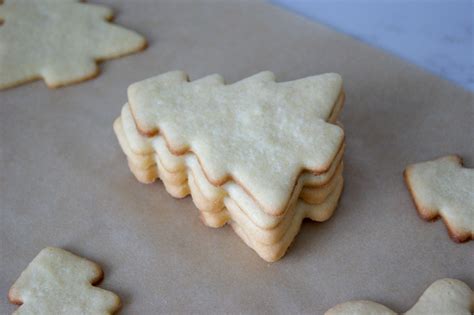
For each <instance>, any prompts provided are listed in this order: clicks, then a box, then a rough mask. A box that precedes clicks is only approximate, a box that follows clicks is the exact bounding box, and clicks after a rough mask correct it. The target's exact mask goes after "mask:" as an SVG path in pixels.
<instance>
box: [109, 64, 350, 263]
mask: <svg viewBox="0 0 474 315" xmlns="http://www.w3.org/2000/svg"><path fill="white" fill-rule="evenodd" d="M343 103H344V92H343V89H342V79H341V77H340V76H339V75H338V74H334V73H328V74H323V75H318V76H313V77H307V78H303V79H299V80H295V81H290V82H282V83H276V82H275V78H274V75H273V73H271V72H261V73H259V74H256V75H254V76H252V77H249V78H247V79H244V80H242V81H239V82H236V83H233V84H230V85H225V84H224V81H223V79H222V77H220V76H219V75H210V76H207V77H204V78H202V79H199V80H196V81H192V82H189V80H188V78H187V75H186V74H185V73H183V72H180V71H174V72H169V73H165V74H162V75H159V76H156V77H153V78H150V79H147V80H144V81H141V82H137V83H134V84H132V85H131V86H130V87H129V88H128V103H127V104H125V105H124V107H123V108H122V113H121V116H120V117H119V118H117V120H116V121H115V123H114V130H115V132H116V134H117V137H118V139H119V142H120V145H121V147H122V149H123V151H124V152H125V154H126V155H127V158H128V164H129V167H130V169H131V170H132V172H133V173H134V174H135V176H136V177H137V179H138V180H139V181H141V182H145V183H149V182H153V181H154V180H155V179H156V178H158V177H159V178H161V179H162V181H163V182H164V184H165V187H166V189H167V191H168V192H169V193H170V194H171V195H173V196H174V197H177V198H181V197H184V196H186V195H187V194H189V193H191V195H192V198H193V201H194V203H195V205H196V207H197V208H199V210H200V211H201V218H202V219H203V221H204V223H205V224H206V225H208V226H212V227H218V226H222V225H224V224H225V223H229V224H230V225H231V226H232V228H233V229H234V230H235V232H236V233H237V234H238V235H239V236H240V237H241V238H242V239H243V240H244V241H245V242H246V243H247V245H249V246H250V247H251V248H253V249H254V250H255V251H256V252H257V253H258V254H259V255H260V256H261V257H262V258H263V259H265V260H267V261H275V260H278V259H279V258H280V257H282V256H283V255H284V253H285V252H286V250H287V248H288V247H289V245H290V244H291V242H292V241H293V239H294V237H295V236H296V234H297V233H298V231H299V228H300V225H301V222H302V220H303V219H304V218H305V217H309V218H311V219H312V220H315V221H324V220H326V219H328V218H329V217H330V216H331V214H332V213H333V211H334V209H335V208H336V206H337V202H338V200H339V196H340V194H341V191H342V184H343V179H342V167H343V163H342V155H343V151H344V132H343V130H342V128H341V127H340V126H338V125H336V121H337V117H338V114H339V113H340V111H341V109H342V106H343Z"/></svg>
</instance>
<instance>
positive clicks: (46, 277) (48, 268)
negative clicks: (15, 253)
mask: <svg viewBox="0 0 474 315" xmlns="http://www.w3.org/2000/svg"><path fill="white" fill-rule="evenodd" d="M102 278H103V272H102V270H101V268H100V267H99V266H98V265H97V264H96V263H93V262H91V261H89V260H87V259H84V258H81V257H78V256H76V255H74V254H71V253H69V252H67V251H65V250H63V249H60V248H54V247H48V248H45V249H43V250H42V251H41V252H40V253H39V254H38V255H37V256H36V257H35V259H33V261H32V262H31V263H30V264H29V265H28V267H27V268H26V269H25V270H24V271H23V272H22V274H21V275H20V277H19V278H18V280H17V281H16V282H15V283H14V284H13V286H12V287H11V288H10V292H9V293H8V298H9V299H10V301H11V302H12V303H15V304H21V306H20V307H19V308H18V309H17V310H16V311H15V313H14V314H34V315H41V314H45V315H46V314H48V315H50V314H58V315H61V314H68V315H73V314H77V315H79V314H81V315H85V314H90V315H92V314H97V315H99V314H104V315H105V314H113V313H114V312H115V311H117V310H118V309H119V308H120V299H119V298H118V296H117V295H115V294H114V293H112V292H109V291H106V290H104V289H101V288H97V287H94V286H93V284H95V283H98V282H99V281H100V280H102Z"/></svg>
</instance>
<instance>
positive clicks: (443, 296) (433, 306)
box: [325, 278, 474, 315]
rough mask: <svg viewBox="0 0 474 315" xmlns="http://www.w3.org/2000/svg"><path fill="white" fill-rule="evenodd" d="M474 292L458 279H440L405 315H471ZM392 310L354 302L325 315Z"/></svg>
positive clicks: (385, 313) (380, 314) (386, 314)
mask: <svg viewBox="0 0 474 315" xmlns="http://www.w3.org/2000/svg"><path fill="white" fill-rule="evenodd" d="M473 311H474V293H473V292H472V290H471V288H469V286H468V285H467V284H465V283H464V282H462V281H459V280H456V279H448V278H446V279H440V280H437V281H435V282H434V283H433V284H431V285H430V286H429V287H428V289H426V290H425V292H424V293H423V295H422V296H421V297H420V298H419V299H418V301H417V302H416V304H415V305H414V306H413V307H412V308H411V309H410V310H408V311H407V312H406V313H404V314H405V315H448V314H449V315H471V314H472V312H473ZM392 314H397V313H395V312H394V311H392V310H390V309H389V308H387V307H385V306H383V305H381V304H378V303H375V302H371V301H351V302H346V303H342V304H339V305H336V306H334V307H333V308H331V309H330V310H328V311H327V312H326V313H325V315H392Z"/></svg>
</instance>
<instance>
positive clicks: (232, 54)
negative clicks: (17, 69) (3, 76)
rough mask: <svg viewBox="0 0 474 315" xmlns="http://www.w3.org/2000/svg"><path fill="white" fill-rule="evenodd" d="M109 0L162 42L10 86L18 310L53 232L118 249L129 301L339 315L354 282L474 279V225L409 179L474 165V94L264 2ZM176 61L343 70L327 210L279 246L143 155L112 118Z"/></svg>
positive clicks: (1, 263) (160, 307)
mask: <svg viewBox="0 0 474 315" xmlns="http://www.w3.org/2000/svg"><path fill="white" fill-rule="evenodd" d="M94 3H103V4H108V5H110V6H111V7H113V8H114V9H115V10H116V12H117V18H116V21H117V22H118V23H119V24H121V25H124V26H126V27H129V28H131V29H133V30H136V31H138V32H140V33H141V34H144V35H145V36H146V37H147V38H148V40H149V44H150V45H149V48H148V49H147V50H146V51H145V52H143V53H139V54H136V55H132V56H129V57H126V58H122V59H117V60H114V61H110V62H106V63H103V64H102V65H101V69H102V74H101V75H100V76H99V77H98V78H96V79H94V80H92V81H88V82H85V83H83V84H78V85H74V86H70V87H66V88H62V89H58V90H49V89H47V88H46V86H45V84H44V83H43V82H41V81H38V82H35V83H33V84H27V85H23V86H20V87H18V88H14V89H10V90H7V91H2V92H0V313H2V314H6V313H9V312H12V311H13V310H14V309H15V307H14V306H12V305H9V304H8V301H7V299H6V294H7V291H8V288H9V287H10V285H11V284H12V283H13V282H14V281H15V279H16V278H17V277H18V276H19V274H20V272H21V271H22V270H23V269H24V268H25V267H26V265H27V264H28V263H29V262H30V261H31V260H32V259H33V257H34V256H35V255H36V254H37V253H38V252H39V251H40V250H41V249H42V248H44V247H46V246H60V247H63V248H65V249H67V250H71V251H72V252H74V253H76V254H78V255H81V256H84V257H87V258H89V259H91V260H94V261H96V262H98V263H99V264H101V265H102V267H103V268H104V271H105V280H104V282H103V284H102V286H103V287H104V288H107V289H110V290H112V291H114V292H116V293H117V294H119V295H120V296H121V298H122V302H123V309H122V314H156V313H170V312H173V313H185V312H186V313H187V312H196V313H209V312H211V313H236V312H243V313H315V314H321V313H323V312H324V311H325V310H327V309H328V308H330V307H332V306H334V305H335V304H337V303H340V302H344V301H347V300H351V299H371V300H375V301H378V302H380V303H383V304H385V305H387V306H389V307H391V308H393V309H395V310H397V311H400V312H401V311H405V310H407V309H408V308H409V307H410V306H411V305H412V304H413V303H414V302H415V301H416V300H417V298H418V297H419V295H420V294H421V293H422V292H423V290H424V289H425V288H426V287H427V286H428V285H429V284H431V283H432V282H433V281H435V280H436V279H439V278H443V277H454V278H458V279H460V280H463V281H465V282H466V283H467V284H469V285H470V286H471V287H474V272H473V271H474V267H473V266H474V242H470V243H468V244H461V245H459V244H455V243H454V242H452V241H451V240H450V239H449V238H448V235H447V233H446V229H445V227H444V225H443V224H442V222H440V221H438V222H436V223H426V222H424V221H422V220H421V219H419V218H418V216H417V213H416V211H415V208H414V206H413V204H412V201H411V200H410V196H409V194H408V192H407V190H406V189H405V186H404V184H403V179H402V171H403V169H404V167H405V166H406V165H407V164H408V163H413V162H417V161H423V160H426V159H432V158H435V157H438V156H441V155H444V154H448V153H458V154H460V155H462V156H463V157H464V159H465V164H466V166H468V167H473V166H474V142H473V141H472V135H473V134H474V129H473V128H474V127H473V118H474V105H473V94H471V93H469V92H467V91H465V90H463V89H461V88H458V87H455V86H453V85H451V84H450V83H448V82H446V81H444V80H442V79H439V78H436V77H434V76H432V75H430V74H428V73H426V72H424V71H422V70H420V69H418V68H417V67H414V66H412V65H409V64H407V63H405V62H403V61H401V60H399V59H398V58H396V57H392V56H390V55H388V54H385V53H383V52H381V51H379V50H377V49H374V48H371V47H368V46H366V45H364V44H362V43H359V42H357V41H355V40H353V39H351V38H349V37H347V36H345V35H341V34H339V33H336V32H334V31H332V30H329V29H327V28H325V27H323V26H320V25H318V24H316V23H314V22H311V21H308V20H305V19H304V18H301V17H298V16H296V15H294V14H292V13H289V12H286V11H284V10H282V9H279V8H277V7H274V6H272V5H270V4H266V3H262V2H246V1H225V2H224V1H204V2H203V1H192V2H191V1H190V0H189V1H170V0H169V1H146V0H138V1H125V0H122V1H112V0H110V1H102V0H101V1H94ZM175 69H181V70H184V71H186V72H188V73H189V74H190V76H191V78H192V79H196V78H199V77H201V76H204V75H207V74H211V73H220V74H222V75H223V76H224V78H225V79H226V81H227V82H234V81H236V80H239V79H243V78H245V77H247V76H249V75H252V74H254V73H256V72H259V71H261V70H272V71H274V72H275V74H276V77H277V79H278V80H280V81H285V80H292V79H297V78H301V77H305V76H309V75H314V74H318V73H324V72H330V71H331V72H332V71H333V72H338V73H340V74H342V76H343V78H344V82H345V83H344V84H345V90H346V94H347V101H346V107H345V109H344V111H343V114H342V122H343V124H344V127H345V132H346V141H347V147H346V154H345V169H344V176H345V189H344V193H343V196H342V199H341V202H340V206H339V208H338V209H337V211H336V213H335V215H334V216H333V218H332V219H331V220H329V221H328V222H326V223H323V224H318V223H310V222H306V223H304V224H303V227H302V230H301V232H300V234H299V235H298V236H297V238H296V241H295V242H294V244H293V246H292V247H291V248H290V250H289V252H288V253H287V255H286V256H285V257H284V258H283V259H282V260H280V261H279V262H276V263H273V264H268V263H266V262H264V261H263V260H262V259H260V258H259V257H258V256H257V255H256V254H255V253H254V252H253V251H252V250H251V249H249V248H248V247H247V246H245V245H244V243H243V242H242V241H241V240H240V239H239V238H238V237H237V236H236V235H235V234H234V233H233V232H232V230H231V229H230V228H229V227H224V228H221V229H211V228H208V227H206V226H204V225H203V224H202V223H200V221H199V219H198V211H197V210H196V209H195V208H194V206H193V205H192V202H191V200H190V198H186V199H184V200H175V199H173V198H171V197H170V196H169V195H168V194H167V193H166V192H165V190H164V188H163V185H162V184H161V183H156V184H152V185H143V184H140V183H138V182H137V181H136V180H135V179H134V178H133V176H132V174H131V173H130V171H129V170H128V167H127V164H126V160H125V156H124V154H123V153H122V152H121V150H120V148H119V145H118V143H117V140H116V138H115V136H114V134H113V131H112V123H113V121H114V119H115V118H116V117H117V116H118V115H119V113H120V108H121V106H122V105H123V103H124V102H125V101H126V88H127V86H128V85H129V84H130V83H133V82H135V81H138V80H141V79H144V78H148V77H150V76H154V75H156V74H159V73H162V72H166V71H169V70H175Z"/></svg>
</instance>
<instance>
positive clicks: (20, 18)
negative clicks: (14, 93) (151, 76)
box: [0, 0, 146, 89]
mask: <svg viewBox="0 0 474 315" xmlns="http://www.w3.org/2000/svg"><path fill="white" fill-rule="evenodd" d="M0 3H1V1H0ZM112 17H113V14H112V10H110V9H109V8H106V7H103V6H99V5H92V4H84V3H81V2H79V1H76V0H61V1H58V0H43V1H36V0H6V1H5V2H4V3H3V4H0V20H1V21H2V22H3V23H2V25H0V74H1V75H0V89H5V88H9V87H13V86H16V85H19V84H22V83H25V82H28V81H32V80H35V79H39V78H43V79H44V80H45V82H46V84H47V85H48V86H49V87H51V88H55V87H60V86H63V85H67V84H72V83H76V82H80V81H84V80H87V79H90V78H92V77H94V76H96V75H97V74H98V73H99V69H98V67H97V64H96V61H99V60H105V59H111V58H115V57H120V56H123V55H126V54H130V53H133V52H137V51H140V50H142V49H143V48H145V46H146V40H145V39H144V38H143V37H142V36H140V35H138V34H137V33H135V32H133V31H130V30H127V29H125V28H122V27H119V26H117V25H115V24H112V23H109V22H108V20H111V19H112Z"/></svg>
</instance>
